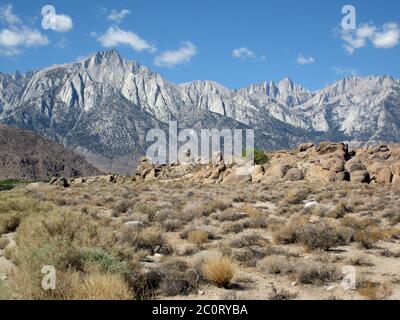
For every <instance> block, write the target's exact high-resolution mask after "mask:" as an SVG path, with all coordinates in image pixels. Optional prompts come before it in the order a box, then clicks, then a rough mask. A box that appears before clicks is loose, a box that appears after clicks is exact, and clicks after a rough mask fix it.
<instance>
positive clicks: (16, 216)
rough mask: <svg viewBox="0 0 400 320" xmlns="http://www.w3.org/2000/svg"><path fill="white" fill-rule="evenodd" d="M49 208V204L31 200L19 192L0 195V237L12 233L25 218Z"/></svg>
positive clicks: (46, 210)
mask: <svg viewBox="0 0 400 320" xmlns="http://www.w3.org/2000/svg"><path fill="white" fill-rule="evenodd" d="M51 208H52V206H51V205H50V204H48V203H43V202H41V201H38V200H34V199H31V198H30V197H28V196H27V195H26V194H25V193H24V192H23V191H20V190H15V191H11V192H4V193H2V194H0V235H1V234H4V233H8V232H14V231H15V230H16V229H17V228H18V226H19V225H20V223H21V221H22V220H23V219H24V218H25V217H26V216H28V215H30V214H33V213H38V212H48V211H49V210H51Z"/></svg>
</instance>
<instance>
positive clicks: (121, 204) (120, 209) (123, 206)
mask: <svg viewBox="0 0 400 320" xmlns="http://www.w3.org/2000/svg"><path fill="white" fill-rule="evenodd" d="M129 207H130V203H129V202H128V201H126V200H119V201H117V202H116V203H115V205H114V206H113V209H112V213H113V215H114V216H115V217H117V216H119V215H120V214H121V213H125V212H127V211H128V209H129Z"/></svg>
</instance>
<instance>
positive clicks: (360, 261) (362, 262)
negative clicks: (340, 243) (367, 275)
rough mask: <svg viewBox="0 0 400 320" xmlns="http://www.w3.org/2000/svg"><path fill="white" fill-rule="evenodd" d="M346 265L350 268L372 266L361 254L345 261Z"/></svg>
mask: <svg viewBox="0 0 400 320" xmlns="http://www.w3.org/2000/svg"><path fill="white" fill-rule="evenodd" d="M346 263H347V264H349V265H352V266H357V267H363V266H366V267H369V266H373V264H372V262H371V260H370V259H369V258H368V257H367V256H366V255H363V254H356V255H353V256H351V257H349V258H348V259H347V260H346Z"/></svg>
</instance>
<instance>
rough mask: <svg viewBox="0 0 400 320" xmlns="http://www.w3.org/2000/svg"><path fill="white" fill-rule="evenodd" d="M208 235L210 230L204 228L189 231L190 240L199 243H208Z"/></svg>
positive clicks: (188, 237)
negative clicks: (203, 229)
mask: <svg viewBox="0 0 400 320" xmlns="http://www.w3.org/2000/svg"><path fill="white" fill-rule="evenodd" d="M208 237H209V234H208V232H205V231H202V230H193V231H189V233H188V235H187V239H188V241H189V242H191V243H194V244H197V245H199V244H203V243H206V242H207V241H208Z"/></svg>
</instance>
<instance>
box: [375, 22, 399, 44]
mask: <svg viewBox="0 0 400 320" xmlns="http://www.w3.org/2000/svg"><path fill="white" fill-rule="evenodd" d="M371 41H372V43H373V45H374V46H375V47H376V48H383V49H390V48H394V47H395V46H397V45H398V44H399V42H400V28H399V25H398V24H397V23H387V24H385V25H384V26H383V30H382V32H375V34H374V35H373V36H372V38H371Z"/></svg>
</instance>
